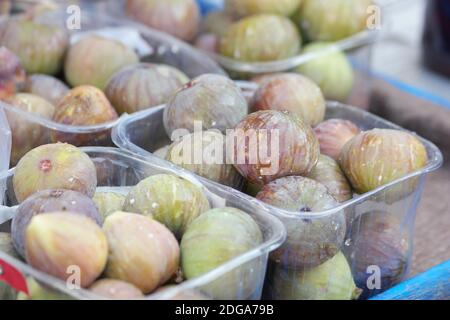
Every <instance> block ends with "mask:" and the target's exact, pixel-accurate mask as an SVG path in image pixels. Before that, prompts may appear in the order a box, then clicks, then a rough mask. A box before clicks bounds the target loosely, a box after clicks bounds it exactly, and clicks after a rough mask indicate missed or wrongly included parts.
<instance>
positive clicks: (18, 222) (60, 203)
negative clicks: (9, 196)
mask: <svg viewBox="0 0 450 320" xmlns="http://www.w3.org/2000/svg"><path fill="white" fill-rule="evenodd" d="M47 212H75V213H78V214H81V215H84V216H86V217H88V218H91V219H92V220H93V221H95V223H97V224H98V225H100V226H101V225H102V216H101V215H100V213H99V212H98V210H97V207H96V205H95V203H94V201H92V199H91V198H89V197H88V196H86V195H84V194H82V193H80V192H76V191H72V190H64V189H49V190H43V191H39V192H36V193H35V194H33V195H31V196H30V197H28V198H27V199H26V200H25V201H24V202H22V203H21V204H20V205H19V207H18V208H17V211H16V213H15V215H14V217H13V219H12V224H11V234H12V239H13V243H14V247H15V248H16V250H17V252H18V253H19V254H20V255H21V256H22V257H25V230H26V229H27V227H28V225H29V224H30V221H31V219H32V218H33V217H34V216H36V215H38V214H41V213H47Z"/></svg>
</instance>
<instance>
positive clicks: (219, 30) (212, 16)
mask: <svg viewBox="0 0 450 320" xmlns="http://www.w3.org/2000/svg"><path fill="white" fill-rule="evenodd" d="M235 21H236V20H235V19H234V17H232V16H230V15H229V14H227V13H226V12H225V11H211V12H209V13H208V14H207V15H206V16H205V17H204V18H203V21H202V26H201V31H202V33H203V34H213V35H215V36H217V37H222V36H223V35H224V34H225V33H226V32H227V30H228V28H229V27H230V26H231V25H232V24H233V23H234V22H235Z"/></svg>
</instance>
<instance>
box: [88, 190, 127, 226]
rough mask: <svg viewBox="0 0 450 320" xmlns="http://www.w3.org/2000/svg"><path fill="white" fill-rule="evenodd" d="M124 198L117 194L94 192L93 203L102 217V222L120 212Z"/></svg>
mask: <svg viewBox="0 0 450 320" xmlns="http://www.w3.org/2000/svg"><path fill="white" fill-rule="evenodd" d="M125 199H126V197H125V196H124V195H122V194H120V193H117V192H96V193H95V195H94V198H93V200H94V202H95V204H96V205H97V208H98V211H99V212H100V214H101V215H102V220H105V219H106V218H107V217H108V216H110V215H111V214H113V213H114V212H117V211H122V208H123V204H124V203H125Z"/></svg>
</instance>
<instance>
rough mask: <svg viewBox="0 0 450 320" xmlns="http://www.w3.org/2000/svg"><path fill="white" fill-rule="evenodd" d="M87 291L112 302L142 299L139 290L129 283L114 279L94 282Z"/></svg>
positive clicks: (142, 296)
mask: <svg viewBox="0 0 450 320" xmlns="http://www.w3.org/2000/svg"><path fill="white" fill-rule="evenodd" d="M89 290H90V291H91V292H93V293H95V294H97V295H99V296H102V297H104V298H107V299H113V300H137V299H143V298H144V295H143V294H142V292H141V290H140V289H139V288H137V287H136V286H134V285H132V284H131V283H128V282H125V281H121V280H116V279H100V280H97V281H96V282H94V283H93V284H92V285H91V286H90V287H89Z"/></svg>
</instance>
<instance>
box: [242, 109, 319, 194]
mask: <svg viewBox="0 0 450 320" xmlns="http://www.w3.org/2000/svg"><path fill="white" fill-rule="evenodd" d="M261 130H267V132H269V133H270V132H272V131H275V132H278V135H279V143H278V146H277V145H275V146H272V143H271V140H272V138H273V137H272V135H271V136H270V137H268V138H267V139H265V140H266V141H264V139H262V140H263V141H259V142H254V143H255V144H256V145H254V146H253V142H252V140H254V141H258V140H261V138H260V134H261V132H264V131H261ZM235 133H236V135H237V136H238V137H237V143H236V144H235V145H234V147H235V149H234V151H235V155H237V156H239V154H240V153H242V150H244V152H245V161H241V160H242V159H241V160H239V157H237V158H236V157H235V159H234V160H235V161H234V166H235V168H236V169H237V171H238V172H239V173H240V174H241V175H242V176H243V177H244V178H246V179H247V180H248V181H249V182H251V183H253V184H255V185H262V184H267V183H269V182H271V181H273V180H276V179H278V178H281V177H285V176H290V175H307V174H309V173H310V172H311V170H312V169H313V168H314V166H315V165H316V163H317V161H318V159H319V143H318V141H317V138H316V136H315V135H314V132H313V131H312V129H311V127H310V126H309V125H308V124H306V123H305V122H303V121H302V120H301V119H300V118H299V117H298V116H297V115H295V114H293V113H290V112H281V111H274V110H265V111H258V112H255V113H252V114H250V115H249V116H247V117H246V118H245V119H244V120H242V121H241V122H240V123H239V124H238V125H237V127H236V129H235ZM246 136H248V137H250V138H249V139H246ZM275 137H276V136H275ZM253 138H254V139H253ZM257 139H258V140H257ZM274 140H276V139H274ZM275 143H276V142H275ZM252 146H253V147H252ZM274 147H278V150H279V153H278V154H277V156H278V162H279V163H278V168H277V165H276V164H273V163H269V162H270V161H264V159H261V156H259V157H258V159H257V161H252V158H255V157H256V155H255V154H254V153H256V154H257V155H260V154H261V151H262V150H264V149H266V150H273V149H274ZM253 149H255V150H256V151H257V152H255V150H253ZM272 152H276V151H272ZM240 162H244V163H240ZM252 162H258V163H256V164H252Z"/></svg>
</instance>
